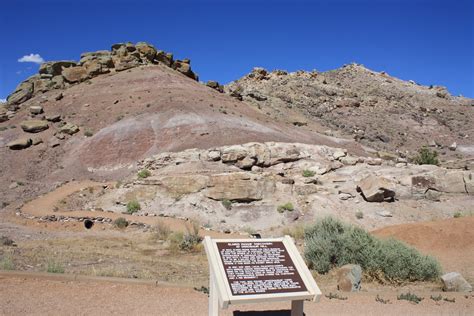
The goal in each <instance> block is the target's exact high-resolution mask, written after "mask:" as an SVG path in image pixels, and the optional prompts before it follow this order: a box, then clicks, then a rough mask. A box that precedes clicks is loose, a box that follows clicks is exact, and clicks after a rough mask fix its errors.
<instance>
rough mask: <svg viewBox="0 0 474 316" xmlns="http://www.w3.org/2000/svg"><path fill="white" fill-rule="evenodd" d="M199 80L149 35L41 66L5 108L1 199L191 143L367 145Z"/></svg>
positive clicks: (119, 173)
mask: <svg viewBox="0 0 474 316" xmlns="http://www.w3.org/2000/svg"><path fill="white" fill-rule="evenodd" d="M196 79H197V75H195V74H194V72H192V71H191V68H190V61H189V60H187V59H183V60H181V61H175V60H174V59H173V56H172V54H170V53H164V52H162V51H159V50H156V49H155V48H154V47H153V46H151V45H149V44H146V43H138V44H136V45H133V44H130V43H127V44H115V45H112V49H111V51H98V52H92V53H84V54H82V55H81V59H80V61H79V62H73V61H59V62H48V63H45V64H43V65H42V66H41V67H40V70H39V74H38V75H35V76H33V77H31V78H29V79H27V80H26V81H24V82H23V83H21V84H20V85H19V86H18V88H17V89H16V91H14V92H13V93H12V94H11V95H10V96H9V97H8V102H7V104H6V106H3V107H2V108H1V109H0V118H1V120H0V130H1V131H0V168H1V169H2V170H4V172H2V173H0V191H1V192H2V193H1V195H0V202H2V203H9V202H11V201H18V200H21V197H25V198H26V197H31V196H35V195H37V194H39V193H41V192H46V191H48V190H50V189H51V188H53V187H54V186H56V185H57V184H60V183H63V182H64V181H69V180H71V179H78V180H80V179H89V178H92V179H97V180H101V179H114V180H120V179H121V178H122V177H123V176H126V175H128V174H130V173H133V172H135V171H134V170H135V168H136V162H137V161H138V160H141V159H144V158H147V157H149V156H151V155H154V154H157V153H160V152H165V151H179V150H184V149H187V148H196V147H197V148H209V147H212V146H221V145H231V144H239V143H246V142H250V141H284V142H303V143H313V144H324V145H330V146H336V145H343V146H344V147H346V148H348V149H349V151H351V152H358V153H359V154H363V153H364V150H363V149H362V148H361V147H360V146H358V145H357V144H356V143H355V142H354V141H351V140H343V139H336V138H331V137H327V136H324V135H321V134H318V133H315V132H313V131H309V130H301V129H295V128H294V126H293V125H291V124H287V123H285V122H282V121H278V120H273V119H270V118H268V117H267V116H265V115H264V114H263V113H261V111H259V110H258V109H256V108H255V107H253V106H251V105H249V104H247V103H245V102H241V101H239V100H236V99H235V98H232V97H231V96H228V95H226V94H223V93H220V92H218V91H216V90H215V89H212V88H210V87H208V86H205V85H203V84H200V83H199V82H198V81H196ZM18 183H20V185H19V184H18Z"/></svg>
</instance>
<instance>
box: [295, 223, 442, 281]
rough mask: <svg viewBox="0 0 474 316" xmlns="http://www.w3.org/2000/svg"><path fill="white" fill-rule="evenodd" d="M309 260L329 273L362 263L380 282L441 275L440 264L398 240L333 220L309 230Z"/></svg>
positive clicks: (311, 264) (307, 256)
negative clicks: (382, 280)
mask: <svg viewBox="0 0 474 316" xmlns="http://www.w3.org/2000/svg"><path fill="white" fill-rule="evenodd" d="M305 244H306V247H305V252H304V255H305V258H306V260H307V261H308V262H309V264H310V267H311V268H312V269H314V270H316V271H317V272H319V273H327V272H328V271H329V270H330V269H332V268H334V267H339V266H342V265H345V264H349V263H353V264H359V265H360V266H361V267H362V269H363V270H364V271H365V272H366V273H367V274H369V275H371V276H373V277H374V278H376V279H380V272H382V274H383V277H384V279H385V280H386V281H390V282H394V283H397V282H403V281H425V280H434V279H437V278H438V277H439V275H440V274H441V268H440V265H439V263H438V262H437V261H436V259H434V258H433V257H430V256H425V255H422V254H420V253H419V252H418V251H417V250H416V249H414V248H412V247H409V246H407V245H406V244H404V243H402V242H401V241H398V240H395V239H378V238H376V237H374V236H372V235H370V234H369V233H368V232H367V231H365V230H363V229H361V228H359V227H355V226H352V225H348V224H344V223H342V222H341V221H339V220H337V219H334V218H332V217H327V218H324V219H322V220H319V221H318V222H316V223H315V224H314V225H313V226H310V227H308V228H307V229H306V230H305Z"/></svg>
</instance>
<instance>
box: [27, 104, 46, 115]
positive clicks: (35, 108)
mask: <svg viewBox="0 0 474 316" xmlns="http://www.w3.org/2000/svg"><path fill="white" fill-rule="evenodd" d="M30 113H31V114H35V115H37V114H41V113H43V107H42V106H41V105H32V106H30Z"/></svg>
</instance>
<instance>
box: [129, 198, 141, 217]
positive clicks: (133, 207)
mask: <svg viewBox="0 0 474 316" xmlns="http://www.w3.org/2000/svg"><path fill="white" fill-rule="evenodd" d="M141 209H142V207H141V206H140V203H139V202H138V201H137V200H132V201H130V202H128V203H127V213H128V214H133V213H135V212H138V211H139V210H141Z"/></svg>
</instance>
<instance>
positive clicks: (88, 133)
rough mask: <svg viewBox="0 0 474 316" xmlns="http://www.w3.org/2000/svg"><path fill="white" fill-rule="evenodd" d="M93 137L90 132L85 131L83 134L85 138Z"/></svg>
mask: <svg viewBox="0 0 474 316" xmlns="http://www.w3.org/2000/svg"><path fill="white" fill-rule="evenodd" d="M93 135H94V133H93V132H92V131H91V130H86V131H85V132H84V136H85V137H92V136H93Z"/></svg>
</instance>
